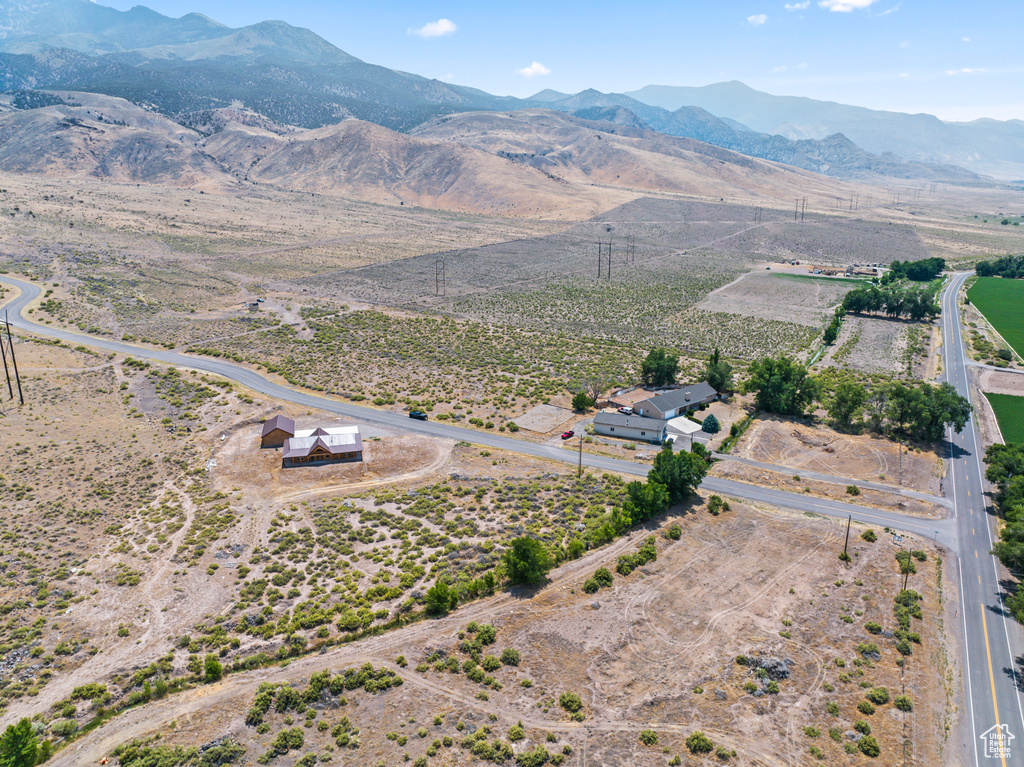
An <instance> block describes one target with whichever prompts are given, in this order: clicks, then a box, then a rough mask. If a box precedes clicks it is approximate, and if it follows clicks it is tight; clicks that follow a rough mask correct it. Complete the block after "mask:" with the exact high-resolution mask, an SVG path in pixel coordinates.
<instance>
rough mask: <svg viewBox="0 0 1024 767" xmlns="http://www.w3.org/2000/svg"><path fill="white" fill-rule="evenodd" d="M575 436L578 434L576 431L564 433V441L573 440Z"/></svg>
mask: <svg viewBox="0 0 1024 767" xmlns="http://www.w3.org/2000/svg"><path fill="white" fill-rule="evenodd" d="M574 436H576V432H574V431H566V432H562V439H572V438H573V437H574Z"/></svg>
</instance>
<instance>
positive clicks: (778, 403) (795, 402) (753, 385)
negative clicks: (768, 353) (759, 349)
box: [743, 355, 818, 415]
mask: <svg viewBox="0 0 1024 767" xmlns="http://www.w3.org/2000/svg"><path fill="white" fill-rule="evenodd" d="M748 372H749V374H750V377H749V378H747V380H746V382H745V383H744V385H743V391H744V393H747V394H749V393H750V392H754V403H755V404H756V405H757V407H758V409H759V410H764V411H765V412H768V413H777V414H778V415H803V413H804V411H805V410H806V409H807V407H808V405H810V404H811V403H812V402H813V401H814V400H815V398H816V397H817V396H818V385H817V382H816V381H815V380H814V378H813V377H812V376H810V375H808V373H807V368H806V367H804V366H803V365H801V364H800V363H798V362H796V361H794V360H792V359H790V358H789V357H787V356H785V355H782V356H779V357H766V358H765V359H762V360H758V361H757V362H753V363H751V365H750V368H749V370H748Z"/></svg>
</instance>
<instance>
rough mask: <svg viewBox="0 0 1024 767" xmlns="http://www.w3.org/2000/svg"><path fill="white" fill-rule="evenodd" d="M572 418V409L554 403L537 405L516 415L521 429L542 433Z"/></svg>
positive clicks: (517, 423)
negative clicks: (556, 405)
mask: <svg viewBox="0 0 1024 767" xmlns="http://www.w3.org/2000/svg"><path fill="white" fill-rule="evenodd" d="M570 418H572V411H571V410H567V409H566V408H564V407H555V406H554V405H537V406H536V407H534V408H531V409H530V410H527V411H526V412H525V413H523V414H522V415H521V416H517V417H516V425H517V426H518V427H519V428H520V429H526V430H528V431H536V432H540V433H541V434H546V433H547V432H549V431H551V430H553V429H555V428H556V427H558V426H560V425H561V424H563V423H565V422H566V421H568V420H569V419H570Z"/></svg>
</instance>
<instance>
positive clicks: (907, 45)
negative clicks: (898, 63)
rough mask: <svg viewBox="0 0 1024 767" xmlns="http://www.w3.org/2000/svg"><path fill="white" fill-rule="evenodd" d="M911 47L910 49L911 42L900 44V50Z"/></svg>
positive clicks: (906, 41) (905, 41)
mask: <svg viewBox="0 0 1024 767" xmlns="http://www.w3.org/2000/svg"><path fill="white" fill-rule="evenodd" d="M909 47H910V41H909V40H904V41H903V42H902V43H900V48H909Z"/></svg>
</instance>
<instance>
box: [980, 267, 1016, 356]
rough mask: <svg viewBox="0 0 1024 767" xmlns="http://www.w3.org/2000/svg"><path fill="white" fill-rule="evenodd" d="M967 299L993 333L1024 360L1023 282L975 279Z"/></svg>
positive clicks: (1000, 278) (991, 278)
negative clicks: (988, 324) (991, 327)
mask: <svg viewBox="0 0 1024 767" xmlns="http://www.w3.org/2000/svg"><path fill="white" fill-rule="evenodd" d="M967 297H968V298H970V299H971V303H973V304H974V305H975V306H976V307H977V308H978V311H980V312H981V313H982V314H984V315H985V319H987V320H988V321H989V322H991V323H992V326H993V327H994V328H995V329H996V331H997V332H998V333H999V334H1000V335H1001V336H1002V337H1003V338H1004V339H1005V340H1006V343H1008V344H1009V345H1010V346H1012V347H1013V348H1014V350H1015V351H1016V352H1017V354H1019V355H1021V356H1024V280H1005V279H1003V278H1002V277H979V278H978V281H977V282H975V283H974V285H973V286H972V287H971V289H970V290H968V291H967Z"/></svg>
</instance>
